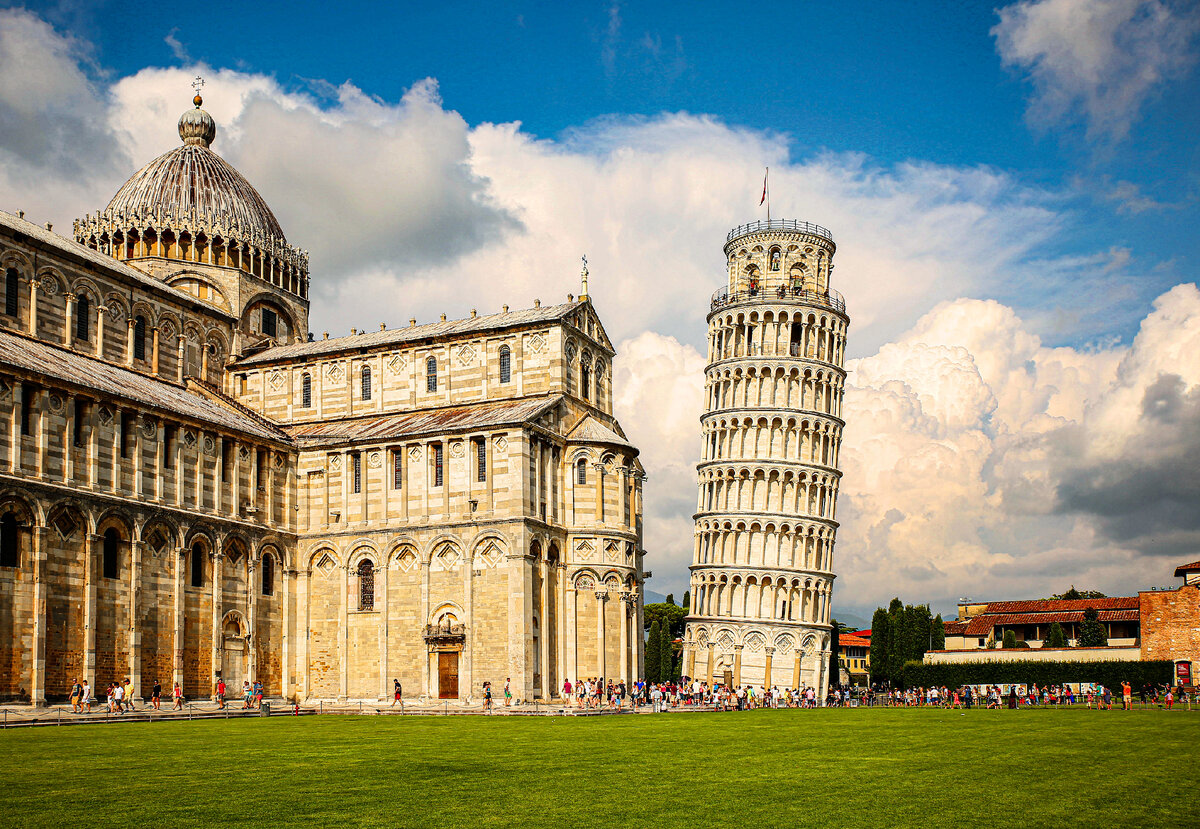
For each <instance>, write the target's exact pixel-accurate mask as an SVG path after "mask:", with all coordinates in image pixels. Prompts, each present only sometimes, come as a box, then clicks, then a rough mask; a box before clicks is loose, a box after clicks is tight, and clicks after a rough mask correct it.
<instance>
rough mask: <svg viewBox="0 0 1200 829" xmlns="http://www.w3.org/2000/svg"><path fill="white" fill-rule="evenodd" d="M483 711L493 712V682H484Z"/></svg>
mask: <svg viewBox="0 0 1200 829" xmlns="http://www.w3.org/2000/svg"><path fill="white" fill-rule="evenodd" d="M483 713H485V714H490V713H492V683H490V682H485V683H483Z"/></svg>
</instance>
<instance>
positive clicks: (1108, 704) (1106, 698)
mask: <svg viewBox="0 0 1200 829" xmlns="http://www.w3.org/2000/svg"><path fill="white" fill-rule="evenodd" d="M1101 691H1102V695H1101V700H1102V701H1103V706H1102V707H1103V708H1104V709H1105V710H1107V711H1111V710H1112V689H1111V688H1109V687H1108V686H1107V685H1104V686H1101Z"/></svg>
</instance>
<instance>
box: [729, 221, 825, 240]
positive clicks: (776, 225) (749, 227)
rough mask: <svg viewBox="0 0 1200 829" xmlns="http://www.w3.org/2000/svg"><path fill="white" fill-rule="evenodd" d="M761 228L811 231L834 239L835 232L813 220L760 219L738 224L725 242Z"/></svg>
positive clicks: (815, 234)
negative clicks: (814, 222)
mask: <svg viewBox="0 0 1200 829" xmlns="http://www.w3.org/2000/svg"><path fill="white" fill-rule="evenodd" d="M761 230H797V231H799V232H801V233H811V234H812V235H814V236H820V237H821V238H823V239H828V240H829V241H831V242H832V241H833V234H832V233H830V232H829V230H828V229H827V228H824V227H821V226H820V225H815V224H813V223H812V222H802V221H800V220H799V219H770V220H762V219H760V220H759V221H757V222H747V223H746V224H744V225H738V226H737V227H735V228H734V229H733V230H731V231H729V235H728V236H726V237H725V244H729V243H730V242H732V241H733V240H734V239H736V238H737V237H739V236H745V235H746V234H747V233H757V232H759V231H761Z"/></svg>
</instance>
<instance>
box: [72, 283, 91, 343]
mask: <svg viewBox="0 0 1200 829" xmlns="http://www.w3.org/2000/svg"><path fill="white" fill-rule="evenodd" d="M91 306H92V301H91V300H90V299H88V295H87V294H80V295H79V299H78V301H76V303H75V339H77V340H83V341H84V342H87V339H88V331H89V330H90V329H91V321H90V320H89V319H88V317H89V316H91V311H92V308H91Z"/></svg>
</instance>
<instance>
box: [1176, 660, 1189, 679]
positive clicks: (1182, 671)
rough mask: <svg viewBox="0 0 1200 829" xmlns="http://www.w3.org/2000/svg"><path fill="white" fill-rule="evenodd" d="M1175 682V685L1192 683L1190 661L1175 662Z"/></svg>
mask: <svg viewBox="0 0 1200 829" xmlns="http://www.w3.org/2000/svg"><path fill="white" fill-rule="evenodd" d="M1175 684H1176V685H1191V684H1192V663H1191V662H1188V661H1183V662H1176V663H1175Z"/></svg>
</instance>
